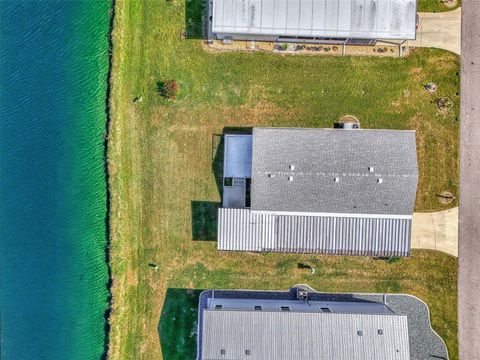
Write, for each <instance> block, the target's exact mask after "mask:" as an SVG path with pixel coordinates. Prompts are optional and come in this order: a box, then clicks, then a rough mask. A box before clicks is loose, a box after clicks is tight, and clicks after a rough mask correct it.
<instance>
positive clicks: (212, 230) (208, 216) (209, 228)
mask: <svg viewBox="0 0 480 360" xmlns="http://www.w3.org/2000/svg"><path fill="white" fill-rule="evenodd" d="M219 206H220V204H219V203H217V202H213V201H192V239H193V240H194V241H216V240H217V211H218V208H219Z"/></svg>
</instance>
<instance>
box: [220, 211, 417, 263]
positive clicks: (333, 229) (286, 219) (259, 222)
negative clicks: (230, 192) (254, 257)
mask: <svg viewBox="0 0 480 360" xmlns="http://www.w3.org/2000/svg"><path fill="white" fill-rule="evenodd" d="M411 227H412V220H411V218H405V217H404V218H389V217H377V218H376V217H374V215H372V217H354V216H351V217H342V216H304V215H279V214H278V213H267V212H257V211H251V210H250V209H231V208H220V209H219V210H218V237H217V238H218V242H217V247H218V249H219V250H238V251H275V252H296V253H324V254H338V255H366V256H408V255H409V254H410V237H411Z"/></svg>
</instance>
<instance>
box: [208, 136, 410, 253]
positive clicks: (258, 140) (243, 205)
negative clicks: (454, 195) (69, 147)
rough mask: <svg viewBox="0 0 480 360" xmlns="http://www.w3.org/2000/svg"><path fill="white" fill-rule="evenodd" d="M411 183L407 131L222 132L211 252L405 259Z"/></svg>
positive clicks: (408, 249) (408, 233)
mask: <svg viewBox="0 0 480 360" xmlns="http://www.w3.org/2000/svg"><path fill="white" fill-rule="evenodd" d="M417 182H418V168H417V154H416V142H415V132H414V131H399V130H360V129H356V130H344V129H300V128H254V129H253V131H252V134H226V135H224V166H223V199H222V207H221V208H220V209H219V210H218V234H217V240H218V243H217V246H218V249H219V250H238V251H276V252H294V253H325V254H339V255H367V256H408V255H409V254H410V240H411V229H412V215H413V207H414V203H415V196H416V190H417Z"/></svg>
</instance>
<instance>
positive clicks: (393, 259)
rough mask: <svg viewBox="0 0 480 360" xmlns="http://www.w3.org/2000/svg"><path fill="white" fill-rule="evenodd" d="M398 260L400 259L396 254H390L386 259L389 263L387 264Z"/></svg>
mask: <svg viewBox="0 0 480 360" xmlns="http://www.w3.org/2000/svg"><path fill="white" fill-rule="evenodd" d="M400 260H401V258H400V257H398V256H390V257H389V258H388V260H387V263H389V264H394V263H396V262H398V261H400Z"/></svg>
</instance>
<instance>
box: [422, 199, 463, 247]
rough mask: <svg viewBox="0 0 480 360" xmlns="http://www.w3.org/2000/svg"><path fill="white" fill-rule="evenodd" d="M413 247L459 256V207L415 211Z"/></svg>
mask: <svg viewBox="0 0 480 360" xmlns="http://www.w3.org/2000/svg"><path fill="white" fill-rule="evenodd" d="M412 248H413V249H432V250H439V251H443V252H446V253H448V254H450V255H453V256H458V208H454V209H450V210H445V211H438V212H434V213H414V214H413V228H412Z"/></svg>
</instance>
